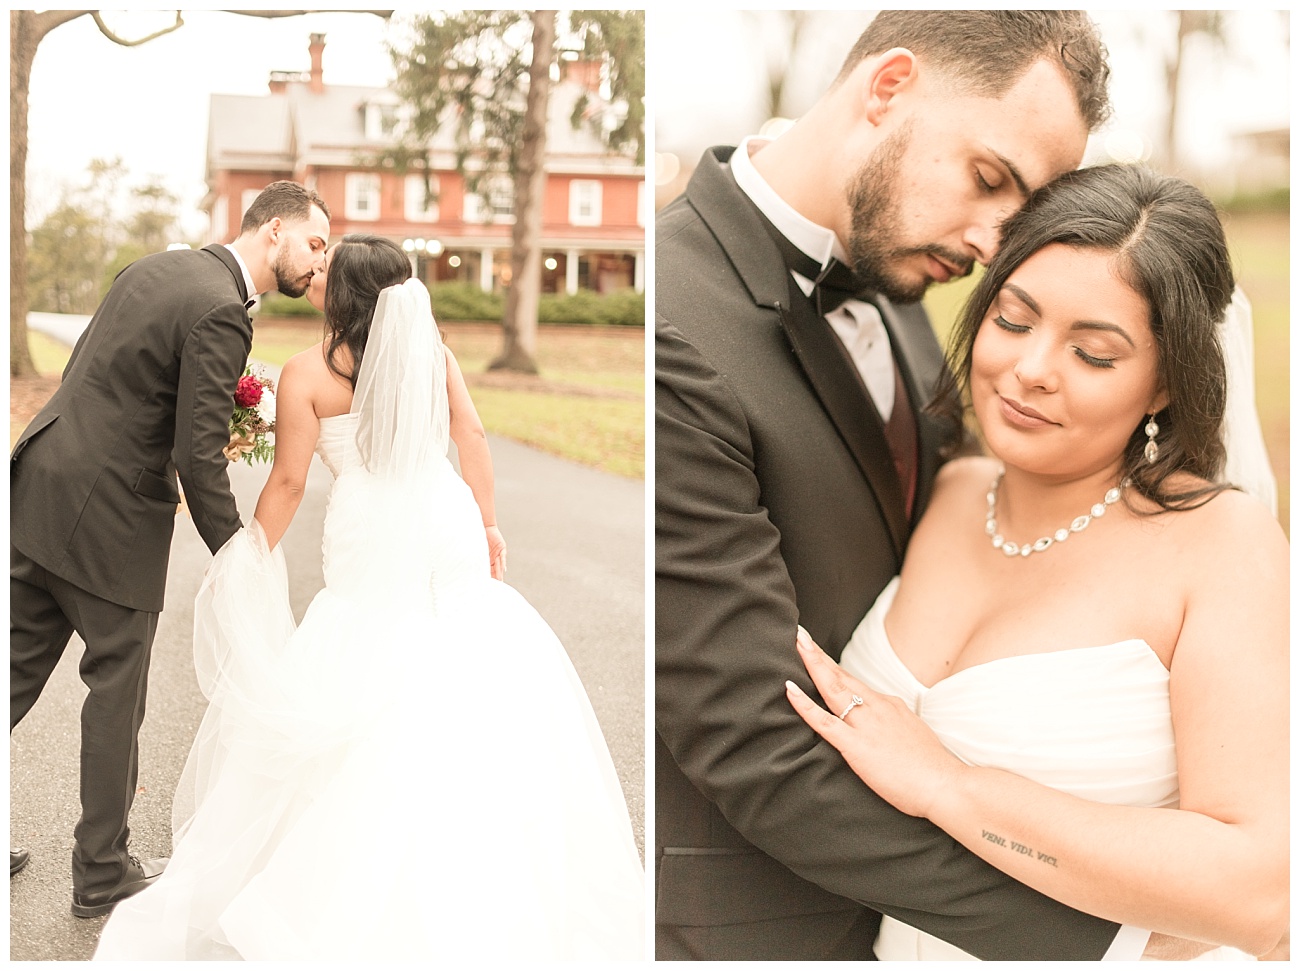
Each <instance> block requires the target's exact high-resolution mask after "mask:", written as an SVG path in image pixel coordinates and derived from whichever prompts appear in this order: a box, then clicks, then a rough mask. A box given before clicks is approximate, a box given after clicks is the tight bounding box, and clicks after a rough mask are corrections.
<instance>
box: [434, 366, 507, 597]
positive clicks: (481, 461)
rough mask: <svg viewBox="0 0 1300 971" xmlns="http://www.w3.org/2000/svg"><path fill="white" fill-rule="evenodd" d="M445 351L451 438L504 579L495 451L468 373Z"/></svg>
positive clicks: (496, 566)
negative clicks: (467, 380) (468, 384)
mask: <svg viewBox="0 0 1300 971" xmlns="http://www.w3.org/2000/svg"><path fill="white" fill-rule="evenodd" d="M444 350H446V353H447V408H448V411H449V412H450V420H451V428H450V431H451V440H452V441H453V442H455V443H456V455H457V457H458V458H459V459H460V476H461V478H462V479H464V480H465V484H466V485H468V486H469V490H470V492H472V493H473V494H474V501H475V502H476V503H477V504H478V508H479V512H480V513H481V514H482V516H483V529H484V530H485V531H486V532H487V539H488V558H489V561H490V562H491V564H492V576H494V577H495V578H496V579H498V580H502V579H504V578H505V573H506V541H505V539H504V538H502V536H501V530H500V529H498V528H497V513H496V500H495V498H494V494H495V489H494V486H493V478H492V452H491V451H490V450H489V449H488V443H487V433H486V432H485V431H484V430H483V422H482V421H480V420H479V417H478V411H477V409H475V407H474V402H473V400H472V399H471V398H470V396H469V388H467V387H466V386H465V376H464V375H463V374H461V371H460V365H459V364H457V363H456V355H454V354H453V353H452V352H451V350H450V349H447V348H445V347H444Z"/></svg>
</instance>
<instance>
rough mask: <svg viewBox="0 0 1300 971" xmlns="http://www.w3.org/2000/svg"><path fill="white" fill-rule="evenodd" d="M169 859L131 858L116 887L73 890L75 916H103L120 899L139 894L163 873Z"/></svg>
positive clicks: (73, 913) (73, 912)
mask: <svg viewBox="0 0 1300 971" xmlns="http://www.w3.org/2000/svg"><path fill="white" fill-rule="evenodd" d="M166 866H167V860H166V859H161V860H137V859H136V858H135V857H131V858H130V863H128V864H127V868H126V873H125V874H124V875H123V876H122V879H121V880H119V881H118V884H117V886H116V887H111V888H110V889H108V890H101V891H99V892H98V893H78V892H77V891H76V890H74V891H72V916H73V917H102V916H103V915H104V914H107V913H108V912H109V911H110V910H112V909H113V908H114V907H115V906H116V905H117V904H118V903H119V902H120V901H123V900H125V899H126V898H127V897H131V896H134V895H135V894H138V893H139V892H140V891H141V890H143V889H144V888H145V887H147V886H149V885H150V884H151V883H153V882H154V881H155V880H157V879H158V877H159V876H160V875H161V874H162V872H163V869H164V868H165V867H166Z"/></svg>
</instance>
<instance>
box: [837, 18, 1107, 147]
mask: <svg viewBox="0 0 1300 971" xmlns="http://www.w3.org/2000/svg"><path fill="white" fill-rule="evenodd" d="M895 47H905V48H907V49H908V50H910V51H911V52H912V53H913V54H915V55H917V56H918V57H920V58H923V59H924V60H925V61H926V62H927V63H929V64H931V65H933V66H935V67H937V68H938V69H939V70H940V71H941V72H942V73H943V75H944V76H945V77H946V78H947V79H948V80H949V81H952V82H954V83H955V84H957V85H958V86H959V87H960V88H962V89H963V90H964V91H966V92H968V93H970V94H975V95H981V96H984V97H992V98H997V97H1001V96H1002V95H1003V94H1005V93H1006V91H1007V90H1008V89H1009V88H1011V87H1012V86H1013V85H1014V84H1015V83H1016V82H1017V81H1018V80H1020V78H1021V77H1022V76H1023V75H1024V73H1025V72H1026V71H1028V70H1029V69H1030V68H1031V67H1032V66H1033V65H1034V64H1035V63H1036V62H1037V61H1040V60H1044V59H1046V60H1048V61H1050V62H1052V63H1055V64H1057V65H1058V66H1059V67H1060V68H1061V71H1062V73H1063V74H1064V75H1065V77H1066V79H1067V80H1068V81H1069V82H1070V85H1071V86H1072V87H1073V89H1074V97H1075V100H1076V102H1077V103H1078V106H1079V114H1080V115H1081V116H1082V118H1083V120H1084V122H1085V123H1086V124H1087V125H1088V130H1089V131H1094V130H1096V128H1097V127H1098V126H1099V125H1101V123H1102V122H1103V121H1105V120H1106V118H1107V116H1109V114H1110V98H1109V96H1108V95H1107V93H1106V82H1107V81H1108V80H1109V78H1110V68H1109V67H1108V66H1107V64H1106V48H1105V45H1103V44H1102V42H1101V35H1100V34H1099V33H1098V31H1097V26H1096V24H1094V23H1093V22H1092V19H1091V18H1090V17H1089V16H1088V15H1087V14H1086V13H1085V12H1084V11H1082V10H882V11H881V12H880V13H878V14H876V16H875V19H874V20H872V21H871V23H870V25H868V27H867V29H866V30H864V31H863V32H862V36H861V37H859V38H858V41H857V43H856V44H854V45H853V49H852V50H851V51H849V56H848V57H847V58H845V61H844V66H843V67H841V68H840V73H839V75H838V76H837V77H836V79H835V83H836V84H838V83H840V82H841V81H843V80H844V79H845V78H846V77H848V75H849V74H850V73H851V72H852V71H853V69H854V68H856V67H857V66H858V63H859V62H861V61H862V60H863V59H864V58H867V57H870V56H871V55H873V54H883V53H884V52H885V51H887V50H891V49H893V48H895Z"/></svg>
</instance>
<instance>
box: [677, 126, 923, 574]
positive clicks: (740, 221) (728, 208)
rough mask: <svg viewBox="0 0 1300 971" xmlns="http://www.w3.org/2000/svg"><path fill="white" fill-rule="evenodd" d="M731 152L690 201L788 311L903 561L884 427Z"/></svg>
mask: <svg viewBox="0 0 1300 971" xmlns="http://www.w3.org/2000/svg"><path fill="white" fill-rule="evenodd" d="M731 152H732V149H729V148H715V149H711V150H710V151H709V152H708V153H706V154H705V158H704V161H702V162H701V164H700V166H699V168H697V169H696V171H695V175H694V176H692V178H691V183H690V185H689V186H688V187H687V190H686V195H687V198H688V199H689V200H690V202H691V204H692V205H693V206H694V207H695V209H696V211H697V212H699V214H700V216H701V217H702V218H703V219H704V221H705V223H707V224H708V226H709V228H710V230H711V231H712V232H713V234H714V235H715V236H716V237H717V239H718V241H719V243H721V245H722V248H723V250H724V252H726V254H727V258H728V259H729V260H731V262H732V266H733V267H734V268H735V271H736V273H737V275H738V276H739V277H740V279H741V281H742V282H743V283H744V285H745V287H746V288H747V289H748V291H749V294H750V297H751V298H752V299H753V301H754V303H755V304H756V305H757V306H759V307H768V308H771V309H774V310H776V311H777V312H778V313H779V314H780V317H781V325H782V327H783V329H784V330H785V333H786V337H787V339H788V340H789V342H790V346H791V347H792V348H793V350H794V352H795V357H796V359H797V360H798V361H799V364H800V367H801V368H802V369H803V372H804V374H805V375H806V376H807V378H808V381H809V383H810V384H811V385H812V387H813V390H814V392H815V393H816V395H817V398H818V400H819V401H820V402H821V405H822V409H823V410H824V411H825V412H826V415H827V417H829V418H830V420H831V423H832V424H833V425H834V426H835V429H836V431H838V433H839V435H840V438H841V439H842V440H843V441H844V443H845V445H846V446H847V447H848V449H849V452H850V453H851V454H852V455H853V459H854V461H855V462H856V463H857V465H858V468H859V469H860V470H861V471H862V474H863V475H864V476H865V477H866V479H867V482H868V483H869V484H870V486H871V489H872V492H873V493H874V495H875V498H876V502H877V504H878V506H879V508H880V513H881V516H882V518H883V519H884V521H885V523H886V525H887V526H888V528H889V535H890V539H891V541H892V545H893V548H894V553H895V555H896V556H897V557H898V558H899V561H900V562H901V560H902V554H903V548H904V547H905V546H906V539H907V515H906V512H905V509H906V506H905V505H904V501H903V490H902V486H901V485H900V483H899V481H898V473H897V472H896V471H895V469H894V462H893V458H892V455H891V453H890V451H889V442H888V441H887V440H886V438H885V430H884V427H883V426H882V425H881V422H880V418H879V415H878V414H877V412H876V411H875V409H874V407H873V406H872V404H871V401H870V398H869V397H868V392H867V390H866V388H865V387H864V386H863V384H862V379H861V377H860V376H859V375H858V373H857V371H856V369H855V368H854V367H853V365H852V363H851V362H850V361H849V359H848V357H847V354H846V353H845V351H844V348H843V345H842V344H841V343H840V341H839V338H838V337H836V336H835V332H834V331H833V330H832V329H831V326H830V324H828V323H827V322H826V319H825V318H824V317H818V316H817V311H816V309H815V308H814V307H813V305H812V303H811V301H809V299H808V298H807V297H806V296H804V294H803V292H802V291H800V290H799V289H798V287H797V285H796V284H795V282H794V278H793V277H792V276H791V275H790V271H789V270H788V269H787V267H786V264H785V258H784V257H783V256H782V255H781V251H780V249H779V248H778V247H777V245H776V243H775V242H774V241H773V240H772V238H771V236H770V235H769V231H768V229H767V223H766V222H765V220H764V219H763V217H762V215H761V214H760V213H759V211H758V209H757V208H756V207H755V206H754V204H753V202H751V201H750V199H749V197H748V196H747V195H745V193H744V192H742V191H741V189H740V187H739V186H738V185H736V181H735V179H734V178H732V176H731V175H730V174H729V173H728V172H727V171H725V170H724V169H723V168H722V166H723V165H724V164H725V163H726V162H727V161H728V160H729V159H730V158H731ZM710 161H713V162H714V163H716V164H708V163H709V162H710ZM918 474H919V472H918Z"/></svg>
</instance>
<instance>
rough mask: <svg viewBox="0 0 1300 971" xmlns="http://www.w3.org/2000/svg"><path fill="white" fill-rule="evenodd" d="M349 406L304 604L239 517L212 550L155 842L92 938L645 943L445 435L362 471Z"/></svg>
mask: <svg viewBox="0 0 1300 971" xmlns="http://www.w3.org/2000/svg"><path fill="white" fill-rule="evenodd" d="M356 422H357V418H356V416H354V415H343V416H339V417H337V418H327V419H324V420H322V421H321V427H320V439H319V444H318V445H317V453H318V454H319V455H320V457H321V458H322V459H323V460H324V462H325V464H326V465H327V466H328V467H329V468H330V470H331V471H332V472H333V474H334V476H335V482H334V485H333V487H332V490H331V493H330V497H329V504H328V507H327V511H326V514H325V530H324V574H325V589H323V590H322V591H321V592H320V593H319V594H318V595H317V596H316V598H315V599H314V600H313V601H312V603H311V605H310V607H309V608H308V610H307V613H306V615H305V616H304V618H303V621H302V624H301V626H298V627H297V628H296V629H295V628H294V622H293V618H292V614H291V613H290V609H289V602H288V588H287V581H286V578H285V573H284V561H283V558H282V556H281V554H280V552H279V550H278V549H277V550H275V551H273V552H271V553H267V551H266V550H265V548H264V545H259V542H258V536H257V535H256V534H255V533H254V532H253V531H251V530H249V529H244V530H241V531H240V532H239V533H237V534H236V535H235V536H234V537H233V538H232V539H231V540H230V542H229V543H227V544H226V546H225V547H223V548H222V550H221V551H220V552H219V553H218V554H217V557H216V558H215V560H214V561H213V564H212V566H211V568H210V570H209V572H208V575H207V577H206V578H205V580H204V585H203V588H202V590H201V591H200V594H199V598H198V601H197V602H196V604H195V665H196V673H197V674H198V676H199V680H200V684H201V685H202V686H203V689H204V693H205V694H206V695H207V696H208V697H209V699H210V701H211V704H210V707H209V709H208V712H207V714H206V715H205V717H204V721H203V725H202V726H201V728H200V730H199V734H198V737H197V739H196V741H195V744H194V747H193V750H192V751H191V753H190V757H189V761H188V762H187V764H186V768H185V772H184V775H183V777H182V781H181V785H180V787H179V789H178V791H177V796H176V805H175V808H174V812H173V816H174V819H173V823H174V829H175V839H174V848H173V854H172V859H171V863H170V865H169V866H168V868H167V870H166V872H165V873H164V875H163V876H162V877H161V878H160V879H159V881H158V882H157V883H156V884H155V885H154V886H152V887H150V888H149V889H148V890H146V891H144V892H143V893H141V894H139V895H137V896H135V897H132V898H130V899H128V900H126V901H124V902H123V903H122V904H120V905H119V906H118V908H117V909H116V911H115V912H114V913H113V915H112V917H111V918H110V919H109V920H108V922H107V924H106V925H105V928H104V932H103V935H102V937H101V940H100V945H99V949H98V951H97V952H96V955H95V957H96V959H118V960H140V959H176V960H180V959H231V958H235V959H238V958H243V959H258V960H304V959H305V960H318V961H344V962H356V963H362V964H369V963H372V962H381V961H388V960H405V961H416V960H419V961H426V960H428V961H433V960H441V961H458V960H459V961H475V962H478V961H486V960H489V959H491V960H494V961H500V962H505V963H506V964H507V965H515V964H518V963H520V962H524V961H527V962H530V963H531V962H535V961H542V960H548V959H578V958H594V959H601V960H608V959H627V960H643V959H644V947H643V936H644V928H643V915H644V876H643V871H642V867H641V862H640V857H639V855H638V853H637V849H636V845H635V841H634V838H633V835H632V829H631V824H630V822H629V819H628V814H627V808H626V803H625V801H624V798H623V792H622V790H621V788H620V786H619V782H618V779H617V776H616V775H615V771H614V766H613V763H612V761H611V760H610V756H609V752H608V749H607V748H606V745H605V741H604V738H603V736H602V734H601V731H600V728H599V726H598V724H597V722H596V718H595V715H594V713H593V712H592V709H591V705H590V703H589V702H588V699H587V696H586V694H585V693H584V691H583V688H582V685H581V683H580V681H579V680H578V677H577V674H576V673H575V672H574V669H573V667H572V665H571V663H570V662H569V658H568V656H567V655H566V654H565V652H564V649H563V647H562V646H561V644H560V643H559V641H558V640H557V639H556V637H555V635H554V634H553V633H552V631H551V629H550V628H549V627H548V626H547V624H546V623H545V621H543V620H542V618H541V617H540V616H539V615H538V614H537V613H536V611H534V610H533V608H532V607H531V606H529V604H528V603H527V602H526V601H525V600H524V599H523V598H522V597H521V596H520V595H519V594H518V593H517V592H516V591H515V590H513V589H512V588H511V587H509V586H507V585H506V584H504V583H501V582H499V581H496V580H493V579H491V576H490V573H489V569H488V553H487V542H486V537H485V535H484V531H483V527H482V524H481V519H480V515H479V510H478V507H477V505H476V504H475V503H474V499H473V496H472V494H471V493H470V490H469V487H468V486H467V485H466V484H465V482H464V481H463V480H462V479H461V478H460V477H459V476H458V475H457V474H456V471H455V469H454V468H453V467H452V466H451V464H450V463H449V462H448V461H447V458H446V456H445V455H440V456H436V457H435V458H434V459H432V460H431V461H429V462H428V463H427V467H425V468H423V469H422V471H421V472H419V473H418V475H417V476H416V477H415V479H414V480H410V479H408V480H406V481H405V482H401V483H398V482H394V481H392V480H386V479H382V478H379V477H376V476H373V475H371V474H370V473H368V472H367V471H366V470H365V468H364V467H363V465H362V462H361V458H360V455H359V453H358V450H357V446H356V441H355V440H356V427H357V426H356ZM484 665H486V670H487V671H488V672H490V673H491V674H492V676H490V677H487V678H484V677H483V676H482V671H483V670H484Z"/></svg>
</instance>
